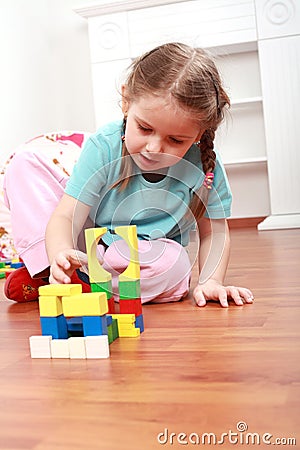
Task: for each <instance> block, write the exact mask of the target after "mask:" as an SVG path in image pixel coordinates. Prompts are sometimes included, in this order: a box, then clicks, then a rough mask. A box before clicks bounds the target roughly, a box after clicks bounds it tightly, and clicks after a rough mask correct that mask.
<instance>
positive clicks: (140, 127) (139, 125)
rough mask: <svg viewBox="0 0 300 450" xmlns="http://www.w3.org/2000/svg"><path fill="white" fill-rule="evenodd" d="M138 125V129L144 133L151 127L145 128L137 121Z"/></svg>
mask: <svg viewBox="0 0 300 450" xmlns="http://www.w3.org/2000/svg"><path fill="white" fill-rule="evenodd" d="M138 127H139V129H140V130H142V131H144V132H145V133H146V132H147V131H148V132H149V131H151V128H146V127H143V125H141V124H140V123H138Z"/></svg>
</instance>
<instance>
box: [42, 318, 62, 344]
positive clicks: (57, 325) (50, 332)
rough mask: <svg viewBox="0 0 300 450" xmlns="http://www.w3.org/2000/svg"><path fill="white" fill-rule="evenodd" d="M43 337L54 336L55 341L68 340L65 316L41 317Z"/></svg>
mask: <svg viewBox="0 0 300 450" xmlns="http://www.w3.org/2000/svg"><path fill="white" fill-rule="evenodd" d="M40 323H41V329H42V335H43V336H52V338H53V339H67V338H68V327H67V320H66V318H65V316H64V315H63V314H61V315H60V316H57V317H40Z"/></svg>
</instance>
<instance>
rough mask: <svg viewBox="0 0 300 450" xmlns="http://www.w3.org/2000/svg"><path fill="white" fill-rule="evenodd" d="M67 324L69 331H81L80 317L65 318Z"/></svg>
mask: <svg viewBox="0 0 300 450" xmlns="http://www.w3.org/2000/svg"><path fill="white" fill-rule="evenodd" d="M67 325H68V331H69V332H72V331H75V332H79V333H80V332H82V331H83V325H82V317H71V318H70V319H67Z"/></svg>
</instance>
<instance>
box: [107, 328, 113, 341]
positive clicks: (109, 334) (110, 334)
mask: <svg viewBox="0 0 300 450" xmlns="http://www.w3.org/2000/svg"><path fill="white" fill-rule="evenodd" d="M107 337H108V343H109V344H112V343H113V342H114V338H113V330H112V325H108V327H107Z"/></svg>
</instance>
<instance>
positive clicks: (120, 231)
mask: <svg viewBox="0 0 300 450" xmlns="http://www.w3.org/2000/svg"><path fill="white" fill-rule="evenodd" d="M114 231H115V233H116V234H117V235H118V236H121V237H122V238H123V239H124V241H126V243H127V245H128V247H129V251H130V261H129V264H128V266H127V268H126V269H125V271H124V272H123V273H121V274H120V276H119V282H122V281H129V280H137V279H140V261H139V252H138V238H137V231H136V225H130V226H122V227H116V228H115V230H114Z"/></svg>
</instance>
